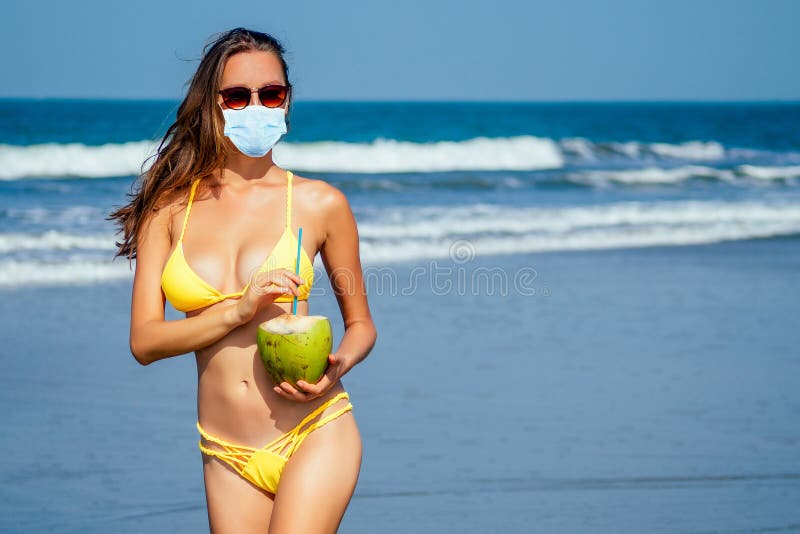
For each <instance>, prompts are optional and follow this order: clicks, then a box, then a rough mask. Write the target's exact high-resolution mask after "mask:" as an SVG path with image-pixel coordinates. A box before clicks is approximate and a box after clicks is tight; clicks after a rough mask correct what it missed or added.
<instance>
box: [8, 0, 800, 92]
mask: <svg viewBox="0 0 800 534" xmlns="http://www.w3.org/2000/svg"><path fill="white" fill-rule="evenodd" d="M2 11H3V16H2V17H0V42H2V45H3V46H0V65H2V73H3V74H2V83H0V97H35V98H43V97H45V98H46V97H56V98H122V99H131V98H133V99H152V98H159V99H174V100H177V99H180V98H181V97H182V96H183V94H184V92H185V88H186V87H185V84H186V81H187V80H188V79H189V78H190V76H191V74H192V73H193V71H194V69H195V68H196V67H197V64H198V59H199V57H200V54H201V52H202V48H203V45H204V44H205V43H206V41H207V40H208V39H209V38H210V37H212V35H213V34H215V33H218V32H222V31H225V30H227V29H230V28H233V27H236V26H244V27H248V28H252V29H256V30H259V31H264V32H267V33H271V34H272V35H274V36H275V37H277V38H278V39H279V40H280V41H281V42H282V43H283V45H284V47H286V48H287V55H286V59H287V61H288V63H289V69H290V72H289V76H290V80H291V81H292V84H293V85H294V88H295V97H296V99H297V100H496V101H576V100H579V101H586V100H591V101H609V100H611V101H614V100H798V99H800V69H797V68H796V67H797V56H798V52H800V31H798V30H797V24H798V22H800V1H794V0H760V1H744V0H669V1H667V0H584V1H577V0H552V1H548V2H542V1H534V0H492V1H489V2H478V1H472V0H463V1H450V0H440V1H437V0H427V1H423V0H404V1H403V2H383V1H380V0H338V1H335V2H334V1H303V0H283V1H282V2H269V1H250V2H221V1H219V2H210V1H206V0H192V1H188V0H160V1H154V0H127V1H125V2H113V1H109V0H103V1H98V0H86V1H82V0H73V1H68V2H65V1H63V0H44V1H36V0H31V1H30V2H12V3H9V5H8V6H4V7H3V10H2Z"/></svg>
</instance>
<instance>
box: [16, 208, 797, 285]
mask: <svg viewBox="0 0 800 534" xmlns="http://www.w3.org/2000/svg"><path fill="white" fill-rule="evenodd" d="M359 219H360V222H359V235H360V238H361V258H362V261H363V262H364V264H365V265H380V264H387V263H388V264H391V263H393V262H398V261H409V260H427V259H436V258H448V257H453V255H454V254H461V255H463V253H464V252H465V251H466V252H467V253H468V254H475V255H489V254H512V253H514V254H518V253H531V252H546V251H558V250H591V249H605V248H628V247H646V246H657V245H692V244H702V243H714V242H719V241H726V240H739V239H752V238H765V237H773V236H782V235H793V234H798V233H800V203H787V202H783V203H778V202H767V201H748V202H744V201H737V202H733V201H731V202H724V201H681V202H670V201H659V202H619V203H615V204H607V205H597V206H569V207H514V206H498V205H487V204H477V205H469V206H427V207H396V208H381V209H380V210H378V209H376V210H369V209H367V210H363V211H361V212H360V213H359ZM455 247H458V248H455ZM54 249H58V250H70V251H71V252H72V254H70V255H64V254H61V255H59V261H58V262H57V263H55V262H53V261H50V260H47V259H42V258H39V257H38V256H47V255H48V254H47V253H48V252H49V251H50V250H54ZM31 251H33V255H34V256H35V257H34V259H31V258H29V257H26V258H25V259H24V261H21V260H20V259H19V258H17V259H13V260H12V259H4V260H2V261H0V286H27V285H31V284H33V285H36V284H39V285H41V284H56V285H62V284H81V283H90V282H98V281H103V280H121V279H130V278H132V276H133V271H132V270H131V269H129V267H128V262H127V261H126V260H124V259H120V258H117V259H116V261H113V262H112V259H111V258H112V257H113V253H114V252H116V248H115V245H114V239H113V237H112V236H110V235H102V234H98V235H79V234H69V233H66V232H56V231H51V232H46V233H44V234H36V235H33V234H31V235H23V234H5V235H3V234H0V252H2V253H4V254H5V253H16V252H22V253H23V254H27V255H28V256H30V255H31ZM42 251H43V252H42ZM98 253H101V254H103V255H107V257H108V258H109V259H108V260H106V261H103V260H98V259H96V257H97V254H98ZM37 255H38V256H37ZM90 255H91V256H93V257H87V256H90ZM134 265H135V263H134ZM314 267H315V269H322V268H323V267H322V264H321V258H320V256H319V255H318V256H317V257H316V258H315V261H314Z"/></svg>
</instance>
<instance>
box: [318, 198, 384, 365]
mask: <svg viewBox="0 0 800 534" xmlns="http://www.w3.org/2000/svg"><path fill="white" fill-rule="evenodd" d="M331 189H332V191H331V193H330V194H329V195H327V198H326V202H325V204H324V208H325V212H326V221H327V225H326V227H327V231H326V236H325V242H324V243H323V244H322V247H321V255H322V261H323V263H324V264H325V269H326V270H327V272H328V277H329V278H330V281H331V287H332V288H333V292H334V294H335V295H336V300H337V301H338V303H339V309H340V310H341V312H342V318H343V320H344V328H345V333H344V336H343V337H342V341H341V343H340V344H339V347H338V349H337V350H336V355H337V357H338V358H341V359H342V360H343V364H344V372H347V371H349V370H350V369H352V368H353V367H354V366H355V365H356V364H357V363H359V362H361V361H362V360H363V359H364V358H366V357H367V355H368V354H369V353H370V351H371V350H372V347H373V346H374V345H375V341H376V340H377V336H378V332H377V330H376V328H375V324H374V323H373V321H372V315H371V314H370V311H369V304H368V302H367V290H366V287H365V284H364V276H363V272H362V269H361V258H360V254H359V242H358V228H357V226H356V220H355V217H354V216H353V212H352V210H351V209H350V204H349V203H348V202H347V197H345V195H344V194H343V193H342V192H341V191H339V190H338V189H336V188H333V187H331ZM344 372H343V373H342V374H344Z"/></svg>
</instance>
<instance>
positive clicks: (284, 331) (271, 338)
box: [256, 313, 333, 387]
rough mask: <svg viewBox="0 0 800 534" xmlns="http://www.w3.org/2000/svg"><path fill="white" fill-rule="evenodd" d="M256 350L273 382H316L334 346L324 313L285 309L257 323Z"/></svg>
mask: <svg viewBox="0 0 800 534" xmlns="http://www.w3.org/2000/svg"><path fill="white" fill-rule="evenodd" d="M256 341H257V345H258V352H259V353H260V354H261V361H262V362H263V363H264V367H265V368H266V370H267V373H268V374H269V375H270V377H271V378H272V381H273V382H274V383H275V385H278V384H280V383H281V382H284V381H285V382H289V383H290V384H292V385H293V386H294V387H297V381H298V380H304V381H306V382H308V383H309V384H315V383H316V382H317V381H318V380H319V379H320V378H321V377H322V375H323V374H324V373H325V369H327V368H328V355H329V354H330V353H331V349H332V348H333V332H332V330H331V323H330V321H329V320H328V318H327V317H325V316H324V315H294V314H290V313H284V314H282V315H279V316H277V317H274V318H272V319H270V320H269V321H265V322H263V323H261V324H260V325H258V335H257V339H256Z"/></svg>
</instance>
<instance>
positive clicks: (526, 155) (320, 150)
mask: <svg viewBox="0 0 800 534" xmlns="http://www.w3.org/2000/svg"><path fill="white" fill-rule="evenodd" d="M275 159H276V161H279V162H281V163H282V164H285V166H286V167H289V168H293V169H297V170H305V171H328V172H362V173H363V172H374V173H390V172H435V171H457V170H516V171H521V170H537V169H553V168H559V167H561V166H563V165H564V158H563V156H562V155H561V151H560V150H559V148H558V145H556V143H555V142H554V141H553V140H552V139H546V138H541V137H533V136H529V135H525V136H519V137H506V138H487V137H478V138H475V139H469V140H466V141H438V142H434V143H411V142H406V141H396V140H394V139H378V140H376V141H373V142H372V143H340V142H331V141H322V142H316V143H294V144H292V143H282V144H278V145H277V146H276V147H275Z"/></svg>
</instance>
